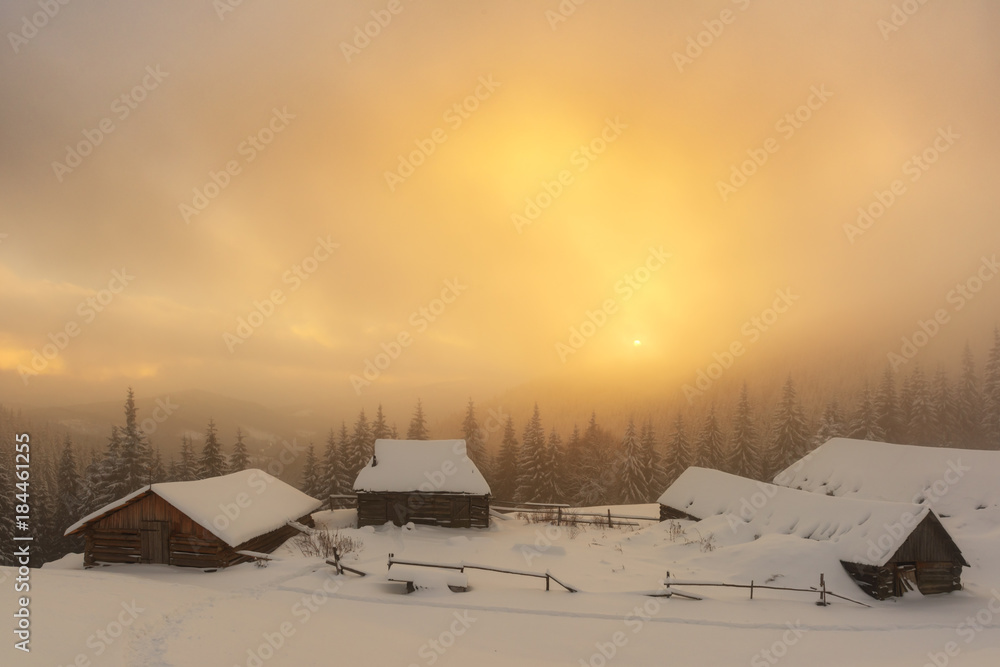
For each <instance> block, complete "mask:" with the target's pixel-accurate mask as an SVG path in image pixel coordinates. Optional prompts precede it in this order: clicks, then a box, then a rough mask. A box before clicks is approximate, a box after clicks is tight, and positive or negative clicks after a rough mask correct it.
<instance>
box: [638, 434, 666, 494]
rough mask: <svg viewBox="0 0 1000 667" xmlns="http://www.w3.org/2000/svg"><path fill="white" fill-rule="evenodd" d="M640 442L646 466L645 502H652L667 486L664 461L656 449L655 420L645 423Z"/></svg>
mask: <svg viewBox="0 0 1000 667" xmlns="http://www.w3.org/2000/svg"><path fill="white" fill-rule="evenodd" d="M639 442H640V443H642V460H643V465H644V466H646V470H645V478H646V491H645V493H644V494H643V495H644V497H645V498H646V500H645V501H644V502H652V501H653V500H654V499H655V498H657V497H659V495H660V494H661V493H662V492H663V490H664V489H665V488H666V487H665V486H663V478H664V475H663V461H661V460H660V453H659V452H658V451H656V430H655V429H654V428H653V422H651V421H648V420H647V421H646V423H645V424H643V426H642V433H641V434H640V435H639Z"/></svg>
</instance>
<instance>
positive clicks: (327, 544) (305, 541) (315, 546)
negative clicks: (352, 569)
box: [295, 528, 365, 558]
mask: <svg viewBox="0 0 1000 667" xmlns="http://www.w3.org/2000/svg"><path fill="white" fill-rule="evenodd" d="M295 544H296V546H298V548H299V551H301V552H302V555H303V556H307V557H308V556H317V557H322V558H332V557H333V550H334V549H336V550H337V551H338V553H339V554H340V556H341V557H343V556H346V555H347V554H349V553H352V552H353V553H360V552H361V550H362V549H364V547H365V545H364V542H362V541H361V540H359V539H357V538H354V537H351V536H349V535H344V534H343V533H341V532H340V531H339V530H335V531H333V532H332V533H331V532H330V531H329V530H328V529H326V528H324V529H322V530H316V531H314V532H313V533H312V534H310V535H299V536H298V537H297V538H295Z"/></svg>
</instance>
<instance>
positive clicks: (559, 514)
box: [490, 503, 660, 527]
mask: <svg viewBox="0 0 1000 667" xmlns="http://www.w3.org/2000/svg"><path fill="white" fill-rule="evenodd" d="M514 505H529V506H530V507H514ZM490 509H491V510H496V511H498V512H524V513H525V514H552V515H555V521H556V525H557V526H560V525H562V523H563V522H564V521H565V522H576V523H586V524H592V525H600V526H604V525H606V526H608V527H613V526H616V525H617V526H638V525H639V524H637V523H635V521H652V522H654V523H659V522H660V518H659V517H651V516H638V515H634V514H612V513H611V510H610V509H609V510H608V511H607V512H606V513H602V514H597V513H593V512H571V511H565V510H571V509H573V508H571V507H569V506H568V505H555V504H553V505H549V504H546V503H507V504H504V503H491V504H490ZM577 517H587V518H593V519H598V520H595V521H580V520H579V519H577ZM599 519H605V521H601V520H599Z"/></svg>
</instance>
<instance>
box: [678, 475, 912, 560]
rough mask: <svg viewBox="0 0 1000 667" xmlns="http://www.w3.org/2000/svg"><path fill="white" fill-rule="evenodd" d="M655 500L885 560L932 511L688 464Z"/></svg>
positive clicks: (739, 526)
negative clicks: (779, 484) (770, 481)
mask: <svg viewBox="0 0 1000 667" xmlns="http://www.w3.org/2000/svg"><path fill="white" fill-rule="evenodd" d="M659 502H660V504H661V505H666V506H668V507H672V508H674V509H676V510H680V511H682V512H685V513H687V514H690V515H691V516H693V517H695V518H697V519H708V518H710V517H713V516H717V515H725V517H726V520H727V522H728V524H729V526H730V528H731V529H732V530H733V531H735V532H752V533H753V535H754V536H757V537H760V536H763V535H795V536H797V537H801V538H804V539H810V540H818V541H826V542H830V543H831V544H833V545H835V551H836V554H837V557H838V558H839V559H840V560H842V561H847V562H851V563H860V564H863V565H884V564H885V563H886V562H888V560H889V559H890V558H891V557H892V555H893V554H895V553H896V551H898V550H899V547H901V546H902V545H903V542H905V541H906V538H907V537H909V535H910V533H912V532H913V529H914V528H916V526H917V525H918V524H920V522H922V521H923V520H925V519H926V518H927V517H928V515H930V514H931V511H930V509H928V508H927V507H924V506H922V505H916V504H913V503H894V502H886V501H880V500H859V499H851V498H835V497H832V496H826V495H820V494H817V493H808V492H806V491H797V490H795V489H788V488H785V487H782V486H775V485H774V484H765V483H764V482H756V481H754V480H750V479H746V478H744V477H737V476H736V475H730V474H728V473H724V472H719V471H718V470H708V469H705V468H688V469H687V470H685V471H684V473H682V474H681V476H680V477H678V478H677V481H675V482H674V483H673V484H671V485H670V488H668V489H667V490H666V491H665V492H664V493H663V495H662V496H660V499H659Z"/></svg>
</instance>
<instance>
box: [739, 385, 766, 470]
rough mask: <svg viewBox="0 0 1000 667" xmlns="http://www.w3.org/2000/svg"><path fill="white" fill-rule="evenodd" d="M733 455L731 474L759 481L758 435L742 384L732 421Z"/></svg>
mask: <svg viewBox="0 0 1000 667" xmlns="http://www.w3.org/2000/svg"><path fill="white" fill-rule="evenodd" d="M732 449H733V453H734V455H735V465H734V466H733V472H734V473H735V474H737V475H739V476H741V477H748V478H750V479H761V475H762V472H763V471H762V470H761V460H760V452H759V451H758V450H759V435H758V433H757V427H756V426H755V425H754V421H753V408H752V406H751V405H750V396H749V394H748V392H747V384H746V382H744V383H743V389H742V390H741V391H740V400H739V403H738V404H737V406H736V417H735V418H734V419H733V448H732Z"/></svg>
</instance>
